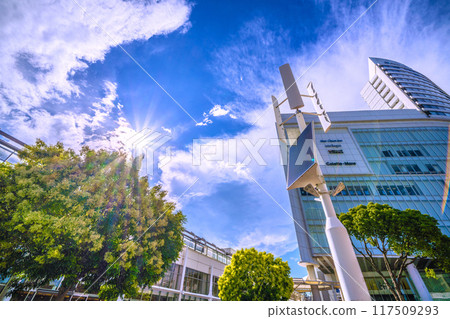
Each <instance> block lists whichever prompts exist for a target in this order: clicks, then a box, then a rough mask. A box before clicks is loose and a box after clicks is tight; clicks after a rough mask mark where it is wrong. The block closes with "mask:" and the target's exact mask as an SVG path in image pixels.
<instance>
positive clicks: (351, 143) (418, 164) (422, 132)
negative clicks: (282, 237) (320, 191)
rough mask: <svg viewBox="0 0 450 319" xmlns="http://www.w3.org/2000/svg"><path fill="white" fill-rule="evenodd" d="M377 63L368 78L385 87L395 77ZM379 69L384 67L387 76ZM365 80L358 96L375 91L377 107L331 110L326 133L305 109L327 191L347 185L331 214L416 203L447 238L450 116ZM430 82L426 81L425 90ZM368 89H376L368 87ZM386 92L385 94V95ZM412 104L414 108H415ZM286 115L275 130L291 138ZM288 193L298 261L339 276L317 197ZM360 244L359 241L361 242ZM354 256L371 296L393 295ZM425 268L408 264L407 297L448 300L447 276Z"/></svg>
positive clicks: (293, 131)
mask: <svg viewBox="0 0 450 319" xmlns="http://www.w3.org/2000/svg"><path fill="white" fill-rule="evenodd" d="M374 61H385V62H386V60H381V59H371V63H372V62H374ZM383 65H385V64H383ZM375 67H376V69H375V70H371V80H374V83H376V85H379V84H380V83H378V82H377V81H379V80H380V79H381V80H382V81H385V82H383V83H384V84H383V85H386V87H388V84H392V83H395V82H393V81H391V82H392V83H389V82H388V80H387V79H386V77H387V75H386V73H384V71H383V70H381V64H380V65H376V66H375ZM403 68H406V67H405V66H403ZM408 69H409V68H408ZM377 70H381V71H382V72H383V74H384V77H383V74H380V73H377ZM411 73H412V72H411ZM389 79H391V78H389ZM391 80H392V79H391ZM427 81H429V80H427ZM429 82H430V83H432V82H431V81H429ZM369 83H370V87H368V86H366V88H365V90H363V95H364V94H365V93H368V95H370V94H372V95H373V96H371V99H372V100H370V101H368V102H369V104H370V103H371V102H372V101H376V99H378V102H376V103H379V104H373V105H372V108H380V109H379V110H368V111H347V112H328V116H329V118H330V120H331V122H332V123H333V124H332V127H331V129H330V130H329V131H328V133H324V132H323V130H322V128H321V126H320V124H319V122H318V119H317V117H316V116H311V115H305V121H306V123H309V122H311V121H315V122H317V123H316V125H315V138H316V145H317V150H318V152H319V154H320V157H319V164H320V166H321V170H322V172H323V174H324V177H325V180H326V182H327V184H328V187H329V188H331V189H332V188H334V187H336V186H337V185H338V183H339V182H343V183H344V184H345V186H346V188H345V189H344V190H343V191H342V192H341V193H340V194H339V195H337V196H336V197H333V205H334V207H335V210H336V212H337V213H341V212H347V211H348V210H349V209H350V208H352V207H355V206H357V205H359V204H367V203H368V202H376V203H383V204H389V205H391V206H393V207H395V208H398V209H406V208H411V209H417V210H419V211H421V212H422V213H425V214H429V215H431V216H433V217H434V218H436V219H437V220H438V221H439V227H440V229H441V231H442V232H443V233H444V234H446V235H449V236H450V230H449V229H450V212H449V208H450V207H449V204H448V202H447V195H448V191H447V190H446V187H445V185H446V167H448V166H447V165H448V164H449V163H448V162H447V161H448V159H447V147H448V141H449V125H450V118H449V117H446V116H442V114H444V112H442V114H440V113H439V114H435V115H434V116H431V117H430V116H429V115H430V114H427V112H428V113H429V112H434V111H430V109H427V106H426V105H424V104H422V106H419V107H416V105H417V104H415V103H414V105H413V104H412V102H413V100H408V101H409V102H411V103H410V104H407V103H408V101H407V100H406V98H403V97H402V96H401V95H400V93H401V92H398V90H400V87H396V88H394V87H393V88H390V87H388V90H390V91H388V90H386V87H384V88H382V89H381V91H380V92H381V93H380V92H379V91H378V90H377V89H378V87H379V86H378V87H375V86H372V84H373V83H372V81H371V82H369ZM386 83H387V84H386ZM380 85H381V84H380ZM395 85H397V84H395ZM429 86H430V85H428V86H424V87H425V89H426V90H428V89H430V88H429ZM372 89H373V90H374V91H372V92H369V91H370V90H372ZM396 89H397V90H396ZM419 89H421V88H420V87H418V89H417V90H416V91H419ZM435 90H436V91H438V89H435ZM374 92H376V93H374ZM439 92H441V91H439ZM441 93H442V98H445V97H446V94H445V92H441ZM389 94H390V95H389ZM402 94H403V93H402ZM376 95H378V96H376ZM388 95H389V97H388V99H385V98H386V96H388ZM392 95H394V97H392ZM394 98H398V101H397V102H396V103H395V104H393V107H392V108H391V107H389V109H386V108H387V107H384V109H383V107H378V106H379V105H382V103H383V102H379V101H384V102H386V101H388V102H387V103H389V101H392V100H393V99H394ZM408 99H409V98H408ZM366 100H367V99H366ZM374 103H375V102H374ZM399 103H401V104H399ZM374 105H378V106H377V107H374ZM401 105H403V106H401ZM396 106H401V109H396ZM410 106H414V109H413V107H410ZM449 110H450V109H449ZM431 114H433V113H431ZM445 114H447V113H445ZM449 114H450V113H449ZM289 117H290V114H282V119H281V120H282V122H284V121H286V123H285V124H284V125H283V131H280V132H282V134H284V135H285V136H284V138H287V140H288V141H295V140H296V138H297V137H298V136H299V134H300V132H299V129H298V124H297V121H296V119H295V117H294V118H291V119H289ZM320 159H322V160H320ZM288 192H289V199H290V202H291V209H292V215H293V218H294V219H295V224H294V226H295V231H296V234H297V239H298V244H299V252H300V262H299V264H300V265H311V264H315V265H317V268H316V269H317V270H316V272H317V274H316V275H319V276H318V277H319V278H320V276H322V278H324V280H326V281H330V282H333V281H336V277H335V275H334V264H333V260H332V257H331V255H330V250H329V246H328V242H327V238H326V235H325V215H324V211H323V208H322V205H321V203H320V202H317V201H316V200H314V199H315V198H314V196H312V195H310V194H309V193H307V192H305V191H304V190H303V189H293V190H290V191H288ZM357 245H361V246H362V244H361V243H359V244H357ZM360 248H361V247H360ZM374 254H375V256H376V257H379V258H378V260H379V262H380V265H382V264H383V262H382V255H376V254H377V252H376V251H374ZM394 255H395V254H394V253H393V256H392V257H394ZM357 257H358V261H359V264H360V266H361V270H362V272H363V275H364V278H365V281H366V283H367V287H368V289H369V292H370V294H371V296H372V298H374V299H376V300H393V299H394V298H393V296H392V295H391V293H390V292H389V290H388V289H387V288H386V287H385V285H384V283H383V281H382V279H381V278H380V277H379V276H378V274H377V273H376V272H374V271H373V269H372V268H371V266H370V265H369V264H368V263H366V262H365V261H364V259H363V258H362V256H361V255H358V253H357ZM426 267H433V263H432V261H431V260H429V259H422V260H419V261H417V262H416V263H415V265H414V266H411V267H409V268H408V271H407V273H406V276H405V278H404V280H403V282H402V288H403V293H404V296H405V298H406V299H407V300H429V299H431V298H432V299H434V300H450V275H449V274H445V273H443V272H441V271H439V270H438V269H437V270H436V271H437V278H438V279H431V278H427V277H426V276H425V270H424V269H425V268H426ZM312 288H313V287H312ZM329 293H330V294H329V295H328V296H327V295H326V292H324V291H323V292H322V298H323V299H324V300H326V299H327V298H330V297H332V294H331V291H329ZM331 299H333V298H331Z"/></svg>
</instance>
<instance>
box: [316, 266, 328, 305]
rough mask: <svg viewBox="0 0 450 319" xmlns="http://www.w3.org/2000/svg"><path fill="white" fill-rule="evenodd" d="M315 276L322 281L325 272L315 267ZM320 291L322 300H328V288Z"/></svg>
mask: <svg viewBox="0 0 450 319" xmlns="http://www.w3.org/2000/svg"><path fill="white" fill-rule="evenodd" d="M317 278H319V279H320V280H322V281H325V274H324V273H323V272H321V271H320V269H317ZM320 293H321V294H322V300H323V301H330V293H329V290H322V291H321V292H320Z"/></svg>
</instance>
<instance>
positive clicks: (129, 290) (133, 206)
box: [0, 140, 185, 300]
mask: <svg viewBox="0 0 450 319" xmlns="http://www.w3.org/2000/svg"><path fill="white" fill-rule="evenodd" d="M19 155H20V158H21V162H20V163H17V164H14V165H12V164H8V163H2V164H0V194H1V195H0V276H2V277H8V276H13V278H14V280H13V282H12V287H13V288H14V289H16V290H18V289H26V288H35V287H39V286H43V285H46V284H48V283H49V282H50V281H52V280H56V279H58V278H61V277H62V276H64V281H63V282H62V284H61V287H60V290H59V294H58V296H57V298H56V299H58V300H62V299H63V298H64V295H65V294H66V293H67V291H70V290H72V289H74V287H75V285H76V284H77V283H78V282H79V281H83V282H84V287H85V288H88V287H90V286H91V285H92V288H90V292H93V291H100V297H101V298H103V299H116V298H117V296H118V295H119V294H127V295H136V293H137V292H138V290H139V288H142V287H145V286H150V285H152V284H153V283H155V282H156V281H157V280H159V278H161V277H162V275H163V274H164V272H165V271H166V270H167V269H168V267H169V266H170V265H171V263H172V262H173V261H175V260H176V259H177V258H178V254H179V252H180V251H181V249H182V247H183V242H182V234H181V232H182V229H183V223H184V221H185V217H184V215H183V214H182V213H181V212H180V211H175V205H174V204H173V203H171V202H168V201H167V200H166V199H165V196H166V192H165V191H163V190H162V189H161V186H154V187H150V186H149V183H148V179H147V178H146V177H140V176H139V166H140V159H134V160H132V161H130V160H129V159H128V158H127V156H126V154H123V153H120V152H113V153H110V152H107V151H104V150H98V151H95V150H92V149H89V148H88V147H83V148H82V150H81V152H80V153H79V154H77V153H76V152H74V151H73V150H71V149H64V147H63V145H62V144H61V143H58V144H56V145H53V146H48V145H46V144H45V143H44V142H42V141H40V140H38V141H37V143H36V144H35V145H33V146H27V147H26V148H25V150H24V151H22V152H21V153H20V154H19ZM100 287H101V289H100Z"/></svg>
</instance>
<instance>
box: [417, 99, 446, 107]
mask: <svg viewBox="0 0 450 319" xmlns="http://www.w3.org/2000/svg"><path fill="white" fill-rule="evenodd" d="M416 100H417V102H419V103H420V104H423V103H430V104H431V105H434V104H437V105H442V106H449V107H450V101H445V102H444V101H441V100H437V99H433V100H430V99H422V98H418V99H416Z"/></svg>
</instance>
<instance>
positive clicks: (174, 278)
mask: <svg viewBox="0 0 450 319" xmlns="http://www.w3.org/2000/svg"><path fill="white" fill-rule="evenodd" d="M181 272H182V267H181V266H180V265H177V264H175V263H174V264H172V266H171V267H170V268H169V270H167V271H166V273H165V274H164V277H163V278H162V279H161V280H160V281H158V282H157V283H156V285H157V286H160V287H165V288H171V289H180V282H181Z"/></svg>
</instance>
